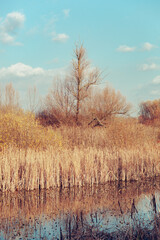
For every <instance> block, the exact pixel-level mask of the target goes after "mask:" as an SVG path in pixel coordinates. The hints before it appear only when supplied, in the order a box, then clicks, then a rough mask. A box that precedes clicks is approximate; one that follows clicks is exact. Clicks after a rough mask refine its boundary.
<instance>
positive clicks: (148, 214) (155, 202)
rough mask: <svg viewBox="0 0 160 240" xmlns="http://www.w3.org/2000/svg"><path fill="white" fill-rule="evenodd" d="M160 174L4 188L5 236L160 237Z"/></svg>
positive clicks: (1, 222) (1, 215) (0, 202)
mask: <svg viewBox="0 0 160 240" xmlns="http://www.w3.org/2000/svg"><path fill="white" fill-rule="evenodd" d="M159 213H160V180H159V179H155V180H154V181H149V180H148V181H145V182H143V181H142V182H140V183H138V182H132V183H127V184H125V183H120V184H115V183H114V184H113V183H112V184H106V185H99V186H94V187H92V188H91V187H89V186H85V187H83V188H78V187H75V188H70V189H68V188H65V189H61V191H60V190H59V189H52V190H47V191H45V190H41V191H40V192H38V191H31V192H24V191H22V192H16V193H3V194H2V193H0V239H7V240H8V239H60V240H62V239H87V240H89V239H158V237H159V236H160V214H159Z"/></svg>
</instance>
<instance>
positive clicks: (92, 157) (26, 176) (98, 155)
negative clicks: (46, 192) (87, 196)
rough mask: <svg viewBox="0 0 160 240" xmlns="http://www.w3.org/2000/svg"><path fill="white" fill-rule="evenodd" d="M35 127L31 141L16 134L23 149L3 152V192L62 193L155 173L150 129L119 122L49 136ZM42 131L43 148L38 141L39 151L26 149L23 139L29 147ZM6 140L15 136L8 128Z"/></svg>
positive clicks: (64, 129) (0, 173)
mask: <svg viewBox="0 0 160 240" xmlns="http://www.w3.org/2000/svg"><path fill="white" fill-rule="evenodd" d="M9 122H10V123H11V122H12V121H9ZM22 122H23V121H22ZM23 124H24V122H23ZM36 124H37V127H36V131H38V135H36V131H35V130H34V128H33V131H32V134H31V132H30V131H31V129H32V125H31V129H30V131H29V130H28V131H27V133H28V136H29V137H31V138H28V139H26V137H25V136H26V135H25V134H24V132H23V131H22V134H21V132H20V131H18V134H19V135H18V136H19V137H18V138H17V139H20V140H21V142H20V143H23V140H24V145H22V146H21V147H19V145H17V146H18V148H17V146H14V144H13V145H12V144H10V145H9V146H8V147H4V148H3V149H2V152H1V153H0V183H1V184H0V189H1V190H2V191H6V190H11V191H15V190H22V189H26V190H33V189H43V188H45V189H49V188H54V187H60V188H64V187H72V186H85V185H94V184H105V183H106V182H107V181H120V180H124V181H128V180H137V181H138V180H141V179H143V178H152V177H155V176H158V175H159V174H160V164H159V155H160V150H159V149H160V146H159V144H158V143H157V133H156V132H154V131H153V130H154V129H153V128H152V127H146V126H144V125H140V124H138V123H137V122H135V121H134V120H129V119H128V120H127V119H121V118H120V119H115V120H114V121H112V123H110V124H109V123H108V127H106V128H94V129H92V128H84V127H60V128H58V129H55V130H53V129H52V130H51V129H50V132H48V130H47V128H46V129H43V128H42V129H41V128H40V129H39V125H38V123H36ZM24 125H25V124H24ZM5 126H7V124H6V125H5ZM20 126H21V125H20ZM18 128H19V126H18ZM18 128H17V129H18ZM3 130H4V129H3ZM41 131H42V132H43V134H45V138H44V139H43V137H44V135H42V139H43V140H44V143H45V145H43V142H40V144H42V147H41V148H39V149H37V148H34V147H33V148H32V146H30V145H27V147H26V143H25V141H26V140H28V141H27V144H28V142H30V140H29V139H31V141H33V146H34V140H35V139H34V138H37V136H38V137H39V138H38V139H41V138H40V136H41V135H40V133H41ZM15 133H16V131H15ZM16 134H17V133H16ZM29 134H30V135H29ZM41 134H42V133H41ZM47 134H48V135H47ZM10 135H11V136H13V137H15V136H16V137H17V135H14V131H13V128H12V129H11V132H10ZM4 136H5V135H4ZM59 136H61V137H59ZM11 139H14V138H12V137H11V138H10V141H11ZM22 139H23V140H22ZM51 139H52V140H51ZM14 142H15V140H14ZM15 143H16V142H15ZM49 144H50V146H49ZM47 145H48V146H47Z"/></svg>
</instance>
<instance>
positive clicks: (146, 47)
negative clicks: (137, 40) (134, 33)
mask: <svg viewBox="0 0 160 240" xmlns="http://www.w3.org/2000/svg"><path fill="white" fill-rule="evenodd" d="M155 47H156V46H155V45H153V44H151V43H149V42H145V43H144V44H143V50H144V51H150V50H152V49H153V48H155Z"/></svg>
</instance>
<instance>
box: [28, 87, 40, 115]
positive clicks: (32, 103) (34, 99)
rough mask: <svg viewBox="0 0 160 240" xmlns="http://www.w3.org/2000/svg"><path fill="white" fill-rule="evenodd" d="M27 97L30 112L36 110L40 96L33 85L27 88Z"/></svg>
mask: <svg viewBox="0 0 160 240" xmlns="http://www.w3.org/2000/svg"><path fill="white" fill-rule="evenodd" d="M27 98H28V100H27V103H28V109H29V110H30V111H31V112H36V110H37V109H38V108H39V107H40V97H39V94H38V92H37V88H36V87H35V86H34V87H31V88H29V89H28V93H27Z"/></svg>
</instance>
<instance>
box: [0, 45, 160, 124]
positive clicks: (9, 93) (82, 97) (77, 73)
mask: <svg viewBox="0 0 160 240" xmlns="http://www.w3.org/2000/svg"><path fill="white" fill-rule="evenodd" d="M103 75H104V74H103V72H102V71H101V70H100V69H99V68H97V67H92V66H91V64H90V62H89V60H88V58H87V54H86V49H85V48H84V47H83V45H76V47H75V49H74V54H73V59H72V61H71V67H70V70H69V71H68V72H67V73H66V75H65V76H63V77H62V76H57V77H56V79H53V80H54V81H53V86H52V87H51V88H50V89H49V91H48V94H47V95H46V97H45V98H44V99H41V98H40V97H39V96H38V92H37V89H36V87H33V88H30V89H28V91H27V93H26V103H25V106H24V104H20V102H21V101H20V99H19V93H18V92H17V91H16V90H15V89H14V87H13V85H12V83H9V84H7V85H6V86H5V87H4V89H2V88H0V110H1V112H7V111H12V112H13V111H15V112H16V111H19V110H22V109H24V107H25V109H27V111H29V112H31V113H32V114H34V115H35V117H36V119H37V120H38V121H39V122H40V123H41V124H42V125H43V126H57V127H59V126H60V125H86V124H88V123H89V122H90V121H92V120H93V119H94V118H97V119H99V120H100V121H101V122H103V123H104V124H106V122H107V121H109V120H111V119H113V118H114V117H117V116H130V112H131V109H132V106H131V104H130V103H128V102H127V100H126V98H125V97H124V96H123V95H122V94H121V93H120V92H119V91H116V90H115V89H114V88H112V87H110V86H109V85H108V84H106V86H105V87H103V88H102V87H101V83H102V82H103V80H104V76H103ZM22 105H23V107H22ZM23 111H24V110H23ZM159 118H160V100H154V101H146V102H142V103H141V104H140V106H139V113H138V117H137V119H138V122H139V123H142V124H146V125H154V126H159Z"/></svg>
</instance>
